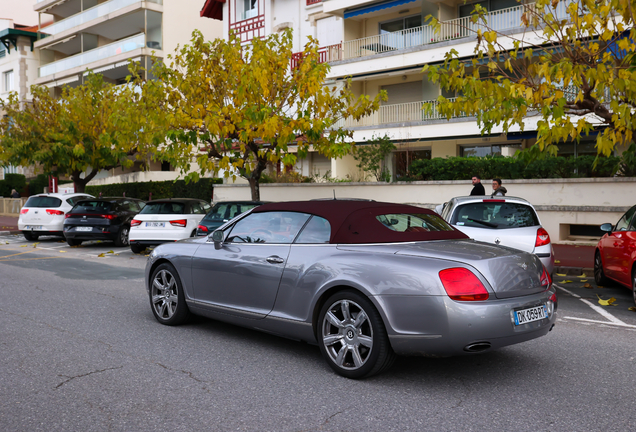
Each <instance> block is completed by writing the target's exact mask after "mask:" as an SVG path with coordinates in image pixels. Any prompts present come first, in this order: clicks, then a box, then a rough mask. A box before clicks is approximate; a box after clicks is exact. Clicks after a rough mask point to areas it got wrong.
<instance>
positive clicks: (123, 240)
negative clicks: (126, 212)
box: [115, 225, 130, 247]
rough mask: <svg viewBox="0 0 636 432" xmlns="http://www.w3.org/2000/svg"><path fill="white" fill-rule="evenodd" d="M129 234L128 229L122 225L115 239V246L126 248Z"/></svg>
mask: <svg viewBox="0 0 636 432" xmlns="http://www.w3.org/2000/svg"><path fill="white" fill-rule="evenodd" d="M129 232H130V228H129V227H127V226H126V225H124V226H123V227H121V228H120V230H119V232H118V233H117V237H115V246H117V247H121V246H128V233H129Z"/></svg>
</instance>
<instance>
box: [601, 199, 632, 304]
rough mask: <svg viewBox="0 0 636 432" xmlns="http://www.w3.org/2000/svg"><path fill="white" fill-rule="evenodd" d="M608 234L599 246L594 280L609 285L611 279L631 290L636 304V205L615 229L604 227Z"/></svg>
mask: <svg viewBox="0 0 636 432" xmlns="http://www.w3.org/2000/svg"><path fill="white" fill-rule="evenodd" d="M601 230H603V231H606V232H607V234H605V235H603V237H601V239H600V240H599V242H598V244H597V245H596V253H595V254H594V280H595V281H596V283H597V284H598V285H606V284H607V283H608V282H609V281H610V280H612V281H616V282H618V283H620V284H621V285H625V286H626V287H628V288H631V290H632V292H633V294H634V304H636V265H635V262H636V206H634V207H632V208H630V209H629V210H627V213H625V214H624V215H623V217H622V218H620V220H619V221H618V222H617V223H616V226H614V227H612V224H609V223H606V224H603V225H601Z"/></svg>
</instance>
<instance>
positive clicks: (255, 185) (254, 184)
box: [247, 158, 267, 201]
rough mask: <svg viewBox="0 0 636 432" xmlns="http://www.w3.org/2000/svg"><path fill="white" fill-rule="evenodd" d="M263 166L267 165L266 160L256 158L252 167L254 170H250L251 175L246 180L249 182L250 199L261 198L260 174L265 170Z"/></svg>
mask: <svg viewBox="0 0 636 432" xmlns="http://www.w3.org/2000/svg"><path fill="white" fill-rule="evenodd" d="M265 167H267V160H266V159H261V158H258V162H257V163H256V166H255V167H254V171H252V175H250V178H248V179H247V180H248V181H249V183H250V190H251V192H252V201H260V200H261V188H260V183H259V182H260V181H261V174H262V173H263V171H265Z"/></svg>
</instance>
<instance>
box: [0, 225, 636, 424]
mask: <svg viewBox="0 0 636 432" xmlns="http://www.w3.org/2000/svg"><path fill="white" fill-rule="evenodd" d="M7 243H8V244H7ZM33 245H34V242H25V241H24V240H23V239H21V238H20V237H19V236H7V237H1V236H0V293H1V297H0V298H1V299H2V300H1V301H0V312H1V313H0V364H1V365H2V367H1V368H0V395H1V396H0V429H1V430H3V431H155V430H162V431H182V430H183V431H186V430H187V431H235V430H239V431H358V430H367V431H408V430H415V431H460V430H461V431H482V430H488V431H491V430H519V431H601V430H602V431H621V432H625V431H629V430H636V415H635V413H636V407H635V404H634V401H636V348H635V345H636V344H635V342H636V313H635V312H632V311H629V310H628V307H629V306H631V303H630V302H631V292H630V291H629V290H628V289H626V288H621V287H604V288H598V287H596V286H595V285H594V281H593V278H591V277H590V278H578V277H571V276H568V277H557V284H559V286H562V287H563V288H564V289H566V290H567V292H566V291H564V290H563V289H560V290H559V295H560V297H559V311H558V313H559V320H558V322H557V326H556V327H555V329H554V330H553V331H552V332H550V333H549V334H548V335H547V336H545V337H543V338H540V339H537V340H533V341H530V342H526V343H523V344H519V345H515V346H511V347H507V348H504V349H501V350H498V351H494V352H491V353H486V354H481V355H476V356H468V357H455V358H450V359H426V358H400V359H399V360H398V362H397V363H396V364H395V365H394V367H393V368H392V369H391V370H389V371H388V372H386V373H384V374H383V375H380V376H377V377H373V378H370V379H367V380H363V381H352V380H348V379H345V378H341V377H339V376H337V375H335V374H334V373H333V372H332V371H331V370H330V369H329V367H328V366H327V364H326V363H325V362H324V361H323V360H322V358H321V357H320V352H319V350H318V348H317V347H314V346H310V345H307V344H303V343H299V342H295V341H290V340H286V339H282V338H277V337H275V336H271V335H267V334H263V333H259V332H256V331H252V330H246V329H242V328H238V327H234V326H231V325H227V324H222V323H219V322H215V321H211V320H206V319H195V320H194V321H193V322H192V323H190V324H188V325H184V326H181V327H166V326H162V325H160V324H158V323H157V322H156V321H155V319H154V317H153V315H152V313H151V311H150V307H149V304H148V299H147V296H146V293H145V290H144V287H143V279H142V278H143V268H144V265H145V260H146V258H145V257H144V256H143V255H133V254H131V253H130V251H129V250H125V248H117V249H116V248H114V247H113V246H112V244H108V243H99V244H97V243H92V244H87V245H85V246H84V247H82V248H70V247H68V246H65V244H64V243H58V242H57V241H56V240H53V239H41V241H40V242H39V243H38V244H36V245H35V247H34V246H33ZM23 246H25V247H23ZM111 251H112V253H109V252H111ZM101 254H103V256H100V255H101ZM590 276H591V275H590ZM568 280H569V281H571V282H565V281H568ZM585 280H587V282H583V281H585ZM586 283H589V284H590V285H591V286H592V287H591V288H586V287H585V284H586ZM597 295H598V296H600V298H601V299H605V300H607V299H609V298H612V297H613V298H615V299H616V301H615V302H614V304H615V306H601V305H600V304H599V303H598V299H599V297H597Z"/></svg>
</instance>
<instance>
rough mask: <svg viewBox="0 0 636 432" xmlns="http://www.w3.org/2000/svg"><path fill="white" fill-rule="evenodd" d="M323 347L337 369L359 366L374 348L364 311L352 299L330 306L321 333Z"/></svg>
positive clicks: (353, 368) (370, 328) (371, 332)
mask: <svg viewBox="0 0 636 432" xmlns="http://www.w3.org/2000/svg"><path fill="white" fill-rule="evenodd" d="M321 337H322V343H323V346H324V348H325V350H326V352H327V355H328V356H329V357H330V359H331V360H332V361H333V362H334V363H335V364H336V365H337V366H339V367H341V368H343V369H347V370H355V369H359V368H360V367H362V366H363V365H364V364H365V362H366V361H367V359H368V358H369V355H370V354H371V351H372V349H373V327H372V325H371V322H370V321H369V317H368V315H367V313H366V312H365V311H364V309H363V308H362V307H361V306H360V305H358V304H357V303H355V302H353V301H351V300H346V299H345V300H339V301H337V302H335V303H333V304H332V305H331V307H329V310H328V311H327V313H326V314H325V316H324V319H323V323H322V330H321Z"/></svg>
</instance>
